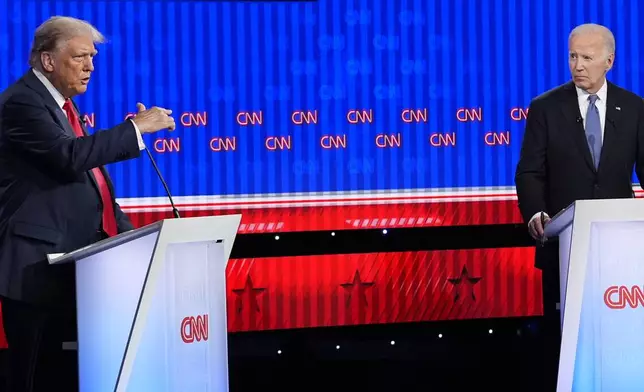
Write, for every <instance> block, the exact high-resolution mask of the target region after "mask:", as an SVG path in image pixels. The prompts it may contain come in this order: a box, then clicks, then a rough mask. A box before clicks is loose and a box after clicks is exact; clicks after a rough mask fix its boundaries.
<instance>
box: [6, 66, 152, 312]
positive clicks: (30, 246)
mask: <svg viewBox="0 0 644 392" xmlns="http://www.w3.org/2000/svg"><path fill="white" fill-rule="evenodd" d="M139 155H140V149H139V144H138V140H137V135H136V131H135V128H134V125H133V124H132V122H131V121H129V120H128V121H125V122H124V123H122V124H120V125H118V126H116V127H114V128H111V129H108V130H103V131H98V132H95V133H94V134H93V135H91V136H86V137H82V138H77V137H76V136H75V134H74V131H73V130H72V128H71V126H70V125H69V122H68V120H67V117H66V116H65V114H64V112H63V110H62V109H61V108H60V106H58V104H57V103H56V101H55V100H54V98H53V96H52V95H51V93H49V91H48V90H47V88H46V87H45V85H44V84H43V83H42V82H41V81H40V80H39V79H38V78H37V77H36V75H35V74H34V73H33V71H32V70H29V71H28V72H27V73H26V74H25V75H24V76H23V77H22V78H21V79H20V80H18V81H17V82H16V83H14V84H13V85H11V86H10V87H9V88H7V90H5V91H4V92H3V93H2V94H1V95H0V296H5V297H8V298H12V299H16V300H22V301H27V302H31V303H45V304H52V303H56V302H57V301H61V300H64V301H66V302H68V301H69V300H70V297H69V296H70V293H73V286H74V269H73V265H67V266H50V265H48V263H47V261H46V255H47V254H48V253H62V252H69V251H72V250H75V249H78V248H80V247H84V246H87V245H89V244H92V243H94V242H96V241H98V240H100V239H102V238H104V237H105V234H104V233H103V232H102V230H101V221H102V211H103V206H102V202H101V199H100V196H99V193H98V188H97V185H96V182H95V179H94V177H93V175H92V174H91V172H90V170H91V169H93V168H95V167H100V168H101V170H102V171H103V173H104V175H105V177H106V179H107V181H108V184H109V186H110V188H111V189H112V195H114V191H113V187H112V184H111V181H110V180H109V176H108V175H107V172H105V170H104V169H103V165H106V164H109V163H114V162H118V161H123V160H126V159H131V158H134V157H138V156H139ZM112 201H113V203H114V208H115V211H116V218H117V222H118V229H119V232H124V231H128V230H131V229H132V228H133V227H132V223H131V222H130V220H129V219H128V218H127V216H126V215H125V214H124V213H123V212H122V211H121V209H120V208H119V206H118V204H117V203H116V202H115V201H114V200H112ZM71 299H73V297H72V298H71Z"/></svg>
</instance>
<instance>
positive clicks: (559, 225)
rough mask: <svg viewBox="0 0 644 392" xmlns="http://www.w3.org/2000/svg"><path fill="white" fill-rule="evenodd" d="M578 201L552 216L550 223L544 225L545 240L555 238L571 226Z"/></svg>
mask: <svg viewBox="0 0 644 392" xmlns="http://www.w3.org/2000/svg"><path fill="white" fill-rule="evenodd" d="M577 203H579V201H575V202H573V203H572V204H570V205H569V206H568V207H566V208H564V209H563V210H561V211H559V212H558V213H557V214H556V215H555V216H553V217H552V218H551V220H550V222H548V223H546V227H544V235H545V236H546V237H547V238H551V237H556V236H558V235H559V234H560V233H561V232H562V231H564V230H565V229H566V228H567V227H568V226H570V225H571V224H572V221H573V219H574V217H575V206H576V204H577Z"/></svg>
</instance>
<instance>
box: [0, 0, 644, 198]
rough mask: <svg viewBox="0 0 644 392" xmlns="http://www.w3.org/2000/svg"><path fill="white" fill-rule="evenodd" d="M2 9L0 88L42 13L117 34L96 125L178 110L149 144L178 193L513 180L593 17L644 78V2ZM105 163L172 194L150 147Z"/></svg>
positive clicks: (107, 57)
mask: <svg viewBox="0 0 644 392" xmlns="http://www.w3.org/2000/svg"><path fill="white" fill-rule="evenodd" d="M0 9H1V10H6V12H5V11H2V12H1V13H0V88H4V87H6V86H7V85H9V84H10V83H11V82H12V81H14V80H15V79H17V78H19V77H20V76H21V75H22V74H23V73H24V72H25V71H26V70H27V59H28V53H29V48H30V44H31V37H32V34H33V31H34V29H35V28H36V27H37V26H38V24H40V23H41V22H42V21H44V20H45V19H46V18H47V17H49V16H52V15H71V16H76V17H80V18H83V19H86V20H88V21H90V22H92V23H93V24H95V25H96V26H97V27H98V28H99V30H101V31H102V32H103V33H104V34H105V35H106V37H107V39H108V42H107V43H106V44H104V45H101V46H99V51H100V53H99V55H98V56H97V58H96V60H95V66H96V71H95V73H94V76H93V80H92V81H91V82H90V87H89V91H88V92H87V93H86V94H85V95H84V96H82V97H79V98H78V99H77V102H78V104H79V105H80V107H81V108H82V110H83V111H84V112H85V113H86V114H87V117H86V118H87V120H88V123H89V125H93V127H92V128H90V129H99V128H106V127H109V126H112V125H115V124H117V123H118V122H120V121H123V119H124V118H125V116H126V115H127V114H128V113H131V112H134V111H135V110H136V106H135V105H136V102H138V101H141V102H143V103H145V104H146V105H148V106H152V105H159V106H165V107H168V108H170V109H172V110H173V111H174V112H175V114H176V115H177V117H176V118H177V122H178V123H182V124H183V125H180V126H179V128H178V129H177V130H176V131H175V132H172V133H171V132H164V133H160V134H156V135H153V136H149V137H146V142H147V144H148V145H149V146H150V148H151V149H153V150H154V154H155V155H156V157H157V159H158V162H159V166H160V168H161V170H163V171H164V173H165V175H166V176H167V180H168V182H169V185H170V187H171V188H172V191H173V193H174V194H176V195H186V196H189V195H215V194H223V195H231V194H260V193H262V194H263V193H290V192H321V191H350V190H353V191H356V190H358V191H361V190H363V191H369V190H377V189H425V188H448V187H465V188H472V187H481V186H484V187H497V186H512V185H514V183H513V176H514V168H515V165H516V162H517V160H518V156H519V151H520V146H521V138H522V133H523V127H524V121H523V118H524V117H525V116H524V115H525V109H526V108H527V106H528V105H529V102H530V100H531V98H533V97H534V96H536V95H538V94H540V93H542V92H544V91H546V90H548V89H550V88H552V87H554V86H556V85H559V84H561V83H564V82H566V81H567V80H569V71H568V63H567V38H568V34H569V32H570V30H571V29H572V28H573V27H574V26H575V25H577V24H580V23H584V22H597V23H602V24H605V25H607V26H608V27H610V28H611V29H612V30H613V32H614V34H615V37H616V40H617V55H616V64H615V68H614V69H613V71H611V74H609V77H610V79H611V80H612V81H614V82H616V83H617V84H619V85H621V86H623V87H625V88H627V89H630V90H633V91H634V92H636V93H642V90H643V88H642V87H643V86H642V82H641V80H640V76H641V74H642V69H643V67H642V65H641V61H640V52H641V50H642V45H641V42H642V41H641V40H640V35H641V33H640V27H639V24H640V19H641V15H642V12H643V11H644V7H643V6H642V5H641V2H640V1H638V0H631V1H626V0H622V1H617V0H615V1H583V0H578V1H560V0H548V1H535V0H522V1H519V0H517V1H511V0H496V1H481V0H469V1H458V0H440V1H439V0H436V1H428V0H381V1H377V0H320V1H317V2H316V1H309V2H304V1H299V2H285V1H282V2H259V1H256V2H253V1H244V2H235V1H231V2H225V1H141V0H139V1H89V0H88V1H68V0H64V1H27V0H0ZM405 109H412V110H415V112H414V113H416V114H417V115H416V116H415V117H412V116H411V115H410V112H409V111H406V112H404V110H405ZM459 109H466V110H465V111H464V110H459ZM351 110H359V111H364V112H361V113H365V114H369V115H370V116H362V115H361V116H356V115H355V114H354V112H350V111H351ZM260 111H261V117H260ZM294 111H296V112H297V111H303V112H306V113H308V111H310V113H309V115H308V117H307V116H302V115H300V114H297V113H296V114H295V116H293V112H294ZM240 113H241V114H240ZM248 113H254V116H253V115H247V114H248ZM425 113H426V117H424V114H425ZM479 115H480V116H479ZM315 116H317V118H316V117H315ZM303 118H307V119H309V120H310V123H308V124H307V123H306V122H303V123H302V124H294V121H293V120H296V122H302V121H301V119H303ZM403 118H405V119H406V120H407V121H411V122H405V121H404V120H403ZM425 118H426V121H424V119H425ZM249 119H250V120H254V121H255V124H254V125H253V124H250V123H248V120H249ZM260 119H261V124H259V120H260ZM314 120H317V121H314ZM349 120H354V121H355V120H364V121H366V122H362V121H358V123H352V122H351V121H349ZM369 120H371V121H369ZM461 120H468V121H461ZM240 123H242V124H244V123H248V124H247V125H240ZM380 134H382V135H386V137H385V136H380V137H377V135H380ZM325 135H328V136H330V137H327V138H323V136H325ZM432 135H433V136H432ZM159 138H162V139H160V140H159ZM331 139H333V140H334V141H335V142H336V143H335V144H331V143H330V141H331ZM508 141H509V143H508ZM323 145H324V146H325V147H332V148H323ZM379 145H380V146H384V147H385V148H380V147H378V146H379ZM336 147H337V148H336ZM108 169H109V170H110V172H111V174H112V175H113V177H114V181H115V183H116V184H117V196H118V197H144V196H163V195H164V192H163V188H162V187H161V185H160V184H159V183H158V180H157V179H156V176H155V174H154V172H153V170H152V167H151V165H150V163H149V161H148V159H147V157H145V156H144V157H141V158H140V159H137V160H133V161H130V162H125V163H119V164H115V165H111V166H109V167H108Z"/></svg>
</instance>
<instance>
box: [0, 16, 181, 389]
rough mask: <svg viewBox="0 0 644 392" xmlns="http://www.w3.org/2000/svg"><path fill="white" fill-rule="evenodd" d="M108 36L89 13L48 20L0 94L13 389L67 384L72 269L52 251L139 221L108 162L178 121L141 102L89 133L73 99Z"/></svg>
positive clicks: (0, 222) (3, 285) (3, 274)
mask: <svg viewBox="0 0 644 392" xmlns="http://www.w3.org/2000/svg"><path fill="white" fill-rule="evenodd" d="M103 41H104V38H103V35H102V34H101V33H100V32H99V31H98V30H97V29H96V28H94V27H93V26H92V25H91V24H89V23H87V22H85V21H82V20H79V19H75V18H70V17H52V18H50V19H48V20H47V21H45V22H44V23H43V24H42V25H40V26H39V27H38V28H37V29H36V32H35V34H34V39H33V46H32V49H31V53H30V56H29V65H30V66H31V69H29V70H28V71H27V72H26V73H25V75H24V76H23V77H22V78H20V80H18V81H16V82H15V83H14V84H13V85H11V86H9V87H8V88H7V89H6V90H5V91H4V92H2V94H0V296H1V297H2V305H3V306H2V308H3V318H4V325H5V332H6V336H7V341H8V343H9V353H10V361H9V363H10V365H11V370H10V372H9V375H10V378H11V386H10V390H12V391H21V392H29V391H40V390H43V391H44V390H47V391H54V390H63V386H62V385H60V384H59V382H60V380H62V379H65V377H64V375H62V374H59V369H58V368H57V367H58V366H60V364H61V363H63V362H64V361H63V360H62V358H63V357H62V354H63V351H62V342H63V341H66V340H70V339H71V340H73V339H75V310H74V309H75V298H74V270H73V266H69V267H59V266H49V265H48V264H47V261H46V255H47V254H48V253H64V252H69V251H72V250H74V249H77V248H81V247H84V246H87V245H89V244H92V243H94V242H96V241H99V240H101V239H104V238H107V237H111V236H114V235H116V234H118V233H121V232H124V231H128V230H131V229H133V226H132V223H131V222H130V220H129V219H128V218H127V216H126V215H125V214H124V213H123V212H122V211H121V209H120V207H119V205H118V204H117V203H116V201H115V198H114V187H113V185H112V183H111V181H110V178H109V176H108V173H107V172H106V171H105V169H104V168H103V166H104V165H107V164H110V163H114V162H118V161H123V160H126V159H132V158H136V157H138V156H139V155H140V151H141V150H142V149H144V148H145V145H144V144H143V140H142V136H141V135H142V134H146V133H152V132H157V131H159V130H162V129H171V130H172V129H174V127H175V122H174V119H173V118H172V117H171V116H170V114H171V111H170V110H166V109H162V108H157V107H154V108H151V109H149V110H146V109H145V107H144V106H143V105H142V104H138V113H137V114H136V116H135V117H134V118H132V119H129V120H126V121H124V122H123V123H121V124H119V125H116V126H115V127H113V128H111V129H107V130H102V131H98V132H95V133H94V134H92V135H89V134H88V133H87V131H86V130H85V128H84V126H83V123H82V122H81V121H80V112H79V110H78V108H77V107H76V105H75V103H74V101H73V98H74V97H75V96H77V95H79V94H83V93H84V92H85V91H86V90H87V87H88V84H89V81H90V77H91V74H92V72H93V71H94V64H93V59H94V56H95V55H96V53H97V50H96V47H95V44H96V43H101V42H103ZM73 384H75V383H73ZM73 384H72V387H73V386H75V385H73ZM64 390H69V389H67V388H65V389H64Z"/></svg>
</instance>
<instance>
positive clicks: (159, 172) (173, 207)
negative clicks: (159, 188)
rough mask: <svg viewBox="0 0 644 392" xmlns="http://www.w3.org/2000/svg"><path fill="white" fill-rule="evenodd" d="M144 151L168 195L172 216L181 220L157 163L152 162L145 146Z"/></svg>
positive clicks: (150, 154) (152, 159)
mask: <svg viewBox="0 0 644 392" xmlns="http://www.w3.org/2000/svg"><path fill="white" fill-rule="evenodd" d="M145 151H147V153H148V157H150V162H152V166H153V167H154V170H156V172H157V176H159V180H161V184H163V187H164V188H165V193H166V194H167V195H168V199H169V200H170V205H172V214H173V215H174V217H175V218H177V219H178V218H181V216H179V210H177V207H175V206H174V201H173V200H172V195H171V194H170V189H169V188H168V184H166V183H165V180H164V179H163V176H162V175H161V171H160V170H159V168H158V167H157V163H156V162H155V161H154V158H152V153H150V150H148V147H147V146H146V147H145Z"/></svg>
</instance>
